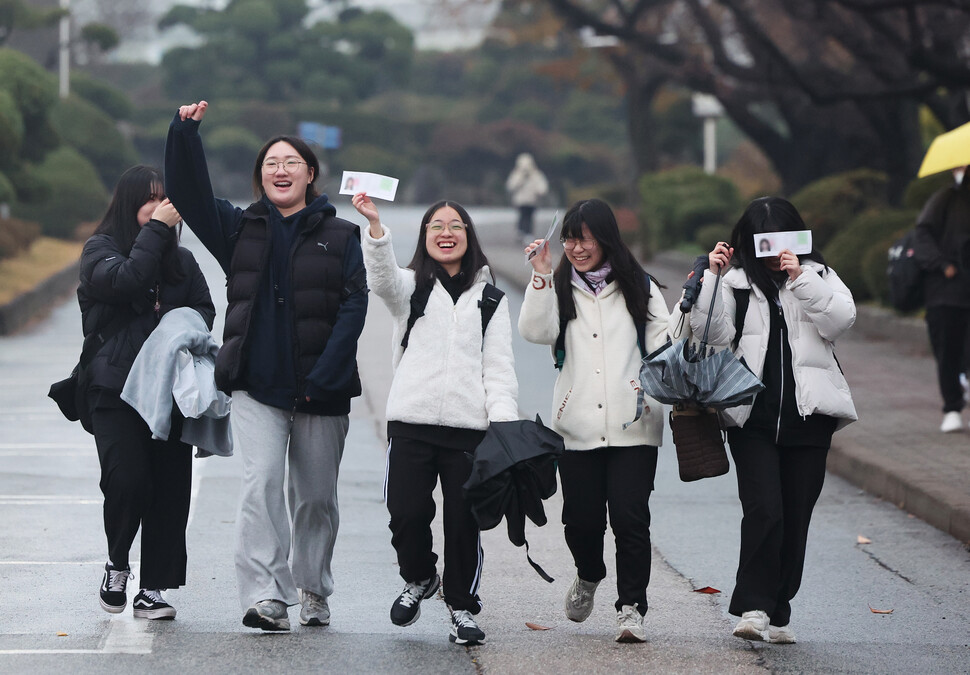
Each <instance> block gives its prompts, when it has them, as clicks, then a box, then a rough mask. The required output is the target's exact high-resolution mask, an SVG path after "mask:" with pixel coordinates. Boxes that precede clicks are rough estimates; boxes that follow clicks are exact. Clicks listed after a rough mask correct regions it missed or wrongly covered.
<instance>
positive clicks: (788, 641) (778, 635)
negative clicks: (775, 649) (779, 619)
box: [768, 624, 795, 645]
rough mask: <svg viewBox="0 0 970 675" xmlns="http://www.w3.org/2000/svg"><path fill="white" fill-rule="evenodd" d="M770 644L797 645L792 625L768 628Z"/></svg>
mask: <svg viewBox="0 0 970 675" xmlns="http://www.w3.org/2000/svg"><path fill="white" fill-rule="evenodd" d="M768 642H770V643H772V644H776V645H793V644H795V633H794V632H793V631H792V629H791V624H786V625H784V626H768Z"/></svg>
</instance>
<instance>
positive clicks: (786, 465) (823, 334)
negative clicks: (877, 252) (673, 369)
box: [690, 197, 856, 644]
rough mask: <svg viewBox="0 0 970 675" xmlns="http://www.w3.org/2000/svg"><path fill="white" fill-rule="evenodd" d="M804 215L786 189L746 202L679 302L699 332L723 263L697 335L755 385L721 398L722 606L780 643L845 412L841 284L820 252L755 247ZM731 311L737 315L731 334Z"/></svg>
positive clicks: (846, 316) (845, 292) (850, 315)
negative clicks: (726, 459) (762, 253)
mask: <svg viewBox="0 0 970 675" xmlns="http://www.w3.org/2000/svg"><path fill="white" fill-rule="evenodd" d="M807 229H808V227H807V226H806V225H805V223H804V221H803V220H802V217H801V215H799V213H798V211H797V210H796V209H795V207H794V206H792V205H791V203H789V202H788V201H786V200H784V199H781V198H779V197H762V198H760V199H756V200H754V201H753V202H751V203H750V204H749V205H748V207H747V209H745V211H744V213H743V214H742V215H741V218H740V219H739V220H738V222H737V224H736V225H735V226H734V230H733V231H732V232H731V241H730V244H729V243H727V242H718V244H717V245H716V246H715V247H714V249H713V250H712V251H711V252H710V254H709V256H708V260H709V264H710V265H709V269H708V270H707V271H705V272H704V280H703V283H702V284H701V293H700V297H699V298H698V300H697V302H696V303H695V304H694V307H693V309H692V310H691V313H690V324H691V328H692V329H693V330H694V331H695V332H697V333H699V332H700V331H702V330H704V326H705V324H706V323H707V321H708V310H709V308H710V307H711V300H712V299H713V298H712V295H713V293H714V287H715V276H716V275H717V274H718V273H722V274H723V276H722V279H721V282H720V284H719V285H718V297H717V300H716V302H715V304H714V310H713V316H711V319H710V321H711V327H710V333H709V334H708V341H709V343H710V344H711V345H714V346H724V347H729V348H731V349H733V350H734V353H735V355H736V356H738V357H739V358H744V360H745V362H746V363H747V365H748V367H749V368H750V369H751V372H753V373H754V374H755V375H757V376H758V377H760V378H761V381H762V383H764V385H765V388H764V390H763V391H761V393H759V394H758V396H757V397H756V398H755V400H754V402H753V404H752V405H743V406H738V407H735V408H728V409H726V410H724V411H723V412H722V413H721V415H722V421H723V422H724V424H725V425H726V426H727V427H728V441H729V443H730V446H731V456H732V457H733V458H734V466H735V470H736V472H737V477H738V495H739V497H740V499H741V508H742V511H743V514H744V515H743V518H742V520H741V554H740V560H739V563H738V572H737V584H736V585H735V587H734V593H733V595H732V596H731V604H730V607H729V611H730V612H731V614H734V615H735V616H739V617H741V620H740V621H739V622H738V624H737V625H736V626H735V628H734V634H735V635H736V636H738V637H741V638H744V639H746V640H759V641H767V642H774V643H781V644H787V643H792V642H794V641H795V635H794V632H793V631H792V629H791V626H790V621H791V600H792V598H794V597H795V593H797V592H798V587H799V585H800V584H801V579H802V569H803V567H804V564H805V547H806V542H807V540H808V526H809V522H810V521H811V518H812V510H813V509H814V507H815V502H816V500H817V499H818V496H819V493H820V492H821V490H822V482H823V481H824V479H825V458H826V455H827V454H828V449H829V446H830V445H831V442H832V434H833V433H834V432H835V431H836V429H838V428H841V427H843V426H845V425H846V424H848V423H849V422H851V421H853V420H855V419H856V411H855V406H854V405H853V403H852V395H851V394H850V393H849V386H848V384H847V383H846V381H845V377H843V375H842V369H841V368H840V367H839V362H838V361H837V360H836V358H835V353H834V352H833V343H834V341H835V340H836V339H837V338H838V337H839V336H840V335H842V334H843V333H845V331H847V330H848V329H849V328H850V327H851V326H852V324H853V323H854V321H855V315H856V313H855V303H854V302H853V300H852V293H851V292H850V291H849V289H848V288H847V287H846V285H845V284H844V283H842V280H841V279H839V276H838V275H837V274H836V273H835V271H834V270H833V269H832V268H830V267H828V266H827V265H826V264H825V260H824V259H823V258H822V255H821V254H820V253H819V252H818V251H816V250H814V249H813V250H812V251H811V252H810V253H807V254H804V255H800V256H799V255H795V254H794V253H793V252H792V251H790V250H788V249H785V250H783V251H781V252H780V253H779V255H777V256H771V257H762V258H759V257H757V254H756V253H755V241H754V240H755V235H760V234H765V233H770V232H797V231H801V230H807ZM737 321H741V322H742V325H741V326H740V335H738V326H737V325H736V323H737Z"/></svg>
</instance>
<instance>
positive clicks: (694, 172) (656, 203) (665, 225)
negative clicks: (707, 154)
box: [640, 167, 741, 250]
mask: <svg viewBox="0 0 970 675" xmlns="http://www.w3.org/2000/svg"><path fill="white" fill-rule="evenodd" d="M640 198H641V200H642V207H641V222H642V223H643V224H644V226H645V227H646V228H647V232H646V236H647V239H648V241H650V242H651V243H652V244H653V245H654V246H655V247H656V248H657V249H659V250H663V249H665V248H670V247H672V246H675V245H677V244H680V243H684V242H691V241H693V240H694V238H695V236H696V234H697V230H698V229H699V228H700V227H702V226H704V225H711V224H723V225H728V224H730V223H731V222H732V221H733V219H734V218H735V217H736V214H737V211H738V209H739V208H740V206H741V199H740V196H739V195H738V190H737V188H736V187H735V186H734V183H732V182H731V181H729V180H727V179H725V178H721V177H720V176H712V175H708V174H706V173H704V171H703V170H702V169H700V168H697V167H682V168H678V169H670V170H668V171H661V172H659V173H652V174H647V175H645V176H643V177H642V178H641V179H640Z"/></svg>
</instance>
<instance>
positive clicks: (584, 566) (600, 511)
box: [559, 445, 657, 615]
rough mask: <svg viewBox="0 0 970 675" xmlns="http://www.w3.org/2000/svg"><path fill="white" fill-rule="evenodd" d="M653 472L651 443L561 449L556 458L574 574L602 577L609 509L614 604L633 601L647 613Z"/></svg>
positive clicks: (654, 461)
mask: <svg viewBox="0 0 970 675" xmlns="http://www.w3.org/2000/svg"><path fill="white" fill-rule="evenodd" d="M656 474H657V448H656V446H652V445H637V446H632V447H626V448H598V449H596V450H567V451H566V452H564V453H563V454H562V457H560V459H559V478H560V480H561V482H562V500H563V503H562V524H563V525H564V526H565V535H566V545H567V546H568V547H569V551H570V552H571V553H572V554H573V560H574V561H575V563H576V573H577V574H578V575H579V578H580V579H582V580H583V581H600V580H601V579H603V578H604V577H606V564H605V563H604V562H603V538H604V536H605V534H606V515H607V509H609V516H610V527H611V528H612V530H613V536H614V538H615V539H616V592H617V600H616V604H615V606H616V609H617V611H619V609H620V608H621V607H623V605H633V606H635V607H636V608H637V610H638V611H639V612H640V614H641V615H643V614H646V612H647V585H648V584H649V583H650V560H651V549H650V503H649V500H650V493H651V492H652V491H653V480H654V477H655V476H656Z"/></svg>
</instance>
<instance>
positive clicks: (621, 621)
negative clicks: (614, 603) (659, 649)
mask: <svg viewBox="0 0 970 675" xmlns="http://www.w3.org/2000/svg"><path fill="white" fill-rule="evenodd" d="M616 641H617V642H646V641H647V633H646V631H644V630H643V616H642V615H641V614H640V612H638V611H637V608H636V607H634V606H633V605H623V606H622V607H620V611H619V612H617V613H616Z"/></svg>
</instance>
